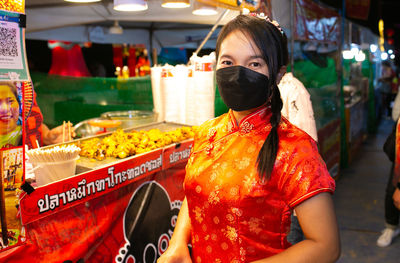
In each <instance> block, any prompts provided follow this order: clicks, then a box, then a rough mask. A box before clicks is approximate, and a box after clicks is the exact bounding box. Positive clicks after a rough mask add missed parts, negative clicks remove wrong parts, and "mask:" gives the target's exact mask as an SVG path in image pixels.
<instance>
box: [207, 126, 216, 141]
mask: <svg viewBox="0 0 400 263" xmlns="http://www.w3.org/2000/svg"><path fill="white" fill-rule="evenodd" d="M216 134H217V130H216V129H215V128H211V129H210V130H209V131H208V134H207V140H209V141H212V140H213V139H214V138H215V135H216Z"/></svg>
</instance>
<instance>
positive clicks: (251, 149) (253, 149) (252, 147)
mask: <svg viewBox="0 0 400 263" xmlns="http://www.w3.org/2000/svg"><path fill="white" fill-rule="evenodd" d="M256 149H257V148H256V146H254V145H250V146H249V148H247V152H248V153H253V152H255V151H256Z"/></svg>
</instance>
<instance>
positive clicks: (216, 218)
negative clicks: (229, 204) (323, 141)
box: [213, 216, 219, 225]
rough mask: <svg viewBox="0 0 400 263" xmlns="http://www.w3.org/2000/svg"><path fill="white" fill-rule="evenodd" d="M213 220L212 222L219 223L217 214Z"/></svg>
mask: <svg viewBox="0 0 400 263" xmlns="http://www.w3.org/2000/svg"><path fill="white" fill-rule="evenodd" d="M213 221H214V224H216V225H218V224H219V218H218V216H214V218H213Z"/></svg>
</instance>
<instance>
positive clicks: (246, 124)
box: [240, 121, 254, 134]
mask: <svg viewBox="0 0 400 263" xmlns="http://www.w3.org/2000/svg"><path fill="white" fill-rule="evenodd" d="M253 128H254V124H250V123H249V122H248V121H245V122H244V123H243V124H242V125H241V127H240V133H243V134H246V133H249V132H251V130H253Z"/></svg>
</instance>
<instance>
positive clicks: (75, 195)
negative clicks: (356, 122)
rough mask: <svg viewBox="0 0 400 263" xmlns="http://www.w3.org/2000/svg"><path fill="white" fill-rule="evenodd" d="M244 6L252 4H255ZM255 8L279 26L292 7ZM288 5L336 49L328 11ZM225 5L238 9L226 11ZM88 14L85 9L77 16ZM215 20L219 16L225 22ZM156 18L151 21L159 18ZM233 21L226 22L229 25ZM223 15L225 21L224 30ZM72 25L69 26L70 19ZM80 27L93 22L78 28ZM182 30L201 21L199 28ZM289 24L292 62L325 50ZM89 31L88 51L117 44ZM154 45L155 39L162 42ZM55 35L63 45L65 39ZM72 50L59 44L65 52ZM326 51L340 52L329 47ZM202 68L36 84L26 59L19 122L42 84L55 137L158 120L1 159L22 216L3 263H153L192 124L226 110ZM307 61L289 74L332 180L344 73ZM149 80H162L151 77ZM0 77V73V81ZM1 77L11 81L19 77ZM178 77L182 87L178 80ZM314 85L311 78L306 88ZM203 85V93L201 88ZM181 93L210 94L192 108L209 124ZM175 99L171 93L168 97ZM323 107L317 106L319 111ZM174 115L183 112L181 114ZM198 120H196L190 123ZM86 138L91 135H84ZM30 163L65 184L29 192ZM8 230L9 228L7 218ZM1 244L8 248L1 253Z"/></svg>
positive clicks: (170, 222) (170, 221)
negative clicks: (311, 48)
mask: <svg viewBox="0 0 400 263" xmlns="http://www.w3.org/2000/svg"><path fill="white" fill-rule="evenodd" d="M154 2H156V1H149V5H150V9H151V7H152V5H155V4H154ZM200 2H203V3H208V4H213V2H223V3H224V4H223V5H222V6H224V7H232V8H236V9H238V8H239V7H238V6H237V5H238V2H240V1H228V0H223V1H208V0H204V1H203V0H202V1H200ZM244 2H245V3H247V4H248V3H251V2H258V1H244ZM260 2H261V4H260V8H262V9H261V10H262V11H263V12H265V13H268V14H270V13H269V12H270V10H269V9H268V7H269V6H270V5H271V2H272V6H273V5H274V4H275V5H276V7H277V8H276V9H275V11H276V12H275V13H274V12H272V13H273V14H272V15H274V16H275V17H274V18H275V19H277V20H278V21H279V20H281V19H280V18H281V17H283V16H282V15H280V14H279V12H278V11H280V12H281V13H282V12H283V13H286V14H287V9H288V7H290V5H289V4H288V3H289V2H290V1H278V0H276V1H269V0H264V1H260ZM295 2H296V3H297V7H299V6H305V7H308V9H307V8H304V9H301V8H300V9H299V10H297V9H296V10H297V11H296V13H295V17H296V19H301V21H303V22H304V23H307V22H310V20H312V19H314V18H315V17H313V16H311V17H309V16H308V15H310V14H311V15H312V14H314V15H316V14H319V15H318V18H321V17H320V15H327V14H328V15H330V16H331V17H333V19H330V21H331V22H332V21H333V22H334V23H333V28H334V30H332V31H330V32H333V36H330V37H332V38H333V39H338V37H337V33H338V31H337V30H336V29H337V14H336V13H335V12H333V11H332V10H326V9H322V10H325V11H324V12H325V13H324V12H319V11H320V10H321V7H319V6H318V5H317V6H315V5H312V4H310V2H311V1H305V0H303V1H300V0H296V1H295ZM6 3H9V4H10V5H5V6H1V5H0V9H4V10H9V11H12V13H7V14H6V15H7V16H8V17H13V15H12V14H13V12H15V13H17V14H18V19H17V20H16V22H15V23H18V27H19V28H20V31H21V38H22V45H21V46H22V47H23V48H22V49H24V41H23V40H24V36H25V35H24V33H25V31H24V21H26V20H24V19H25V16H24V8H23V7H24V1H17V0H7V1H6ZM16 3H17V4H16ZM229 3H231V4H232V5H236V6H235V7H233V6H229V5H230V4H229ZM10 7H11V9H10ZM71 8H72V9H73V11H71V13H73V12H75V11H76V12H77V13H79V11H78V10H77V8H76V7H71ZM84 9H85V8H84V7H82V10H84ZM88 9H90V8H88ZM92 9H93V10H96V12H99V10H98V9H104V7H102V6H93V8H92ZM93 10H92V11H93ZM310 10H311V11H310ZM273 11H274V10H273ZM30 12H31V14H32V15H34V14H35V13H36V15H40V14H39V13H37V12H39V11H38V9H37V10H30ZM96 12H95V13H96ZM101 12H104V10H102V11H101ZM101 12H100V13H101ZM112 12H114V11H112ZM151 12H152V11H151ZM220 13H221V14H220V15H222V12H220ZM152 14H153V15H154V13H152ZM166 14H167V15H168V14H169V18H168V19H169V21H171V20H173V21H175V20H179V19H181V17H180V16H179V17H173V16H171V15H170V14H171V13H169V12H165V13H163V16H167V15H166ZM235 14H237V13H235ZM235 14H232V13H231V14H229V15H230V16H234V15H235ZM229 15H228V16H227V17H226V18H225V19H227V20H229V19H230V17H229ZM126 17H128V15H126V16H122V15H121V16H120V17H118V18H119V19H120V20H122V18H126ZM138 17H139V18H138V19H145V15H139V16H138ZM221 17H222V16H221ZM286 17H287V15H286ZM291 17H292V18H293V17H294V16H291ZM68 19H72V20H73V19H74V17H73V14H71V17H69V18H68ZM84 19H89V18H88V17H84ZM186 19H187V18H186ZM38 20H39V19H38ZM38 20H36V21H33V22H36V25H35V27H34V30H33V32H30V34H31V35H32V36H33V35H35V36H36V37H38V38H40V37H42V36H43V35H41V34H40V32H36V30H37V31H39V29H40V27H41V26H43V24H40V23H38ZM187 20H190V21H191V22H196V21H195V19H187ZM282 20H284V19H282ZM321 20H322V18H321ZM86 22H88V21H86ZM186 22H187V21H186ZM197 22H198V21H197ZM214 22H215V19H214ZM279 22H281V25H283V26H284V27H286V28H290V27H292V26H293V25H290V24H289V23H286V24H285V22H282V21H279ZM54 23H55V25H54V26H55V27H57V26H60V25H59V24H58V23H60V21H58V20H57V21H55V22H54ZM292 23H294V21H292ZM296 25H298V28H297V29H296V30H298V32H297V33H298V35H296V37H293V38H292V41H293V42H295V41H296V42H297V44H296V43H293V45H292V49H291V50H292V57H296V53H297V52H302V51H304V48H303V45H300V42H301V43H303V44H304V42H310V41H311V40H312V41H314V40H316V41H319V43H320V44H323V45H324V44H331V42H329V41H330V40H328V42H324V40H323V39H322V40H321V39H318V38H317V39H314V37H318V35H313V34H312V33H313V32H308V34H307V35H305V36H304V35H301V34H300V33H301V32H302V31H301V30H302V28H301V27H302V26H305V24H302V23H296ZM328 26H329V25H328ZM292 29H293V28H292ZM62 30H63V32H67V31H68V32H69V33H71V32H72V31H73V30H75V32H76V33H77V35H79V34H80V33H82V32H86V31H84V30H83V29H82V28H79V30H78V29H76V28H73V29H71V28H69V30H67V29H62ZM45 31H46V32H45V33H46V34H47V33H49V34H51V33H52V32H53V29H51V28H49V29H48V30H45ZM50 31H51V32H50ZM89 31H90V32H89V38H90V39H89V40H91V41H93V40H95V39H97V40H99V41H106V40H107V39H108V38H110V39H111V38H112V37H113V39H114V38H115V39H118V37H115V36H112V37H110V36H107V35H104V34H103V35H102V34H101V33H99V30H98V29H96V28H90V30H89ZM160 31H161V30H160ZM163 31H164V32H163V34H169V33H170V32H168V31H167V33H165V31H166V30H163ZM178 31H179V30H178ZM291 32H293V30H292V31H291ZM45 33H43V34H45ZM86 33H87V32H86ZM86 33H85V34H86ZM158 33H159V35H158V37H160V36H161V35H162V34H161V33H160V32H158ZM303 33H304V32H303ZM154 34H155V35H157V32H154ZM62 35H63V36H69V35H68V34H62ZM81 35H82V36H83V35H84V34H83V33H82V34H81ZM129 35H130V36H133V35H136V36H138V35H139V36H140V37H139V39H140V41H143V39H146V41H147V39H149V38H150V37H149V36H150V33H149V34H147V33H144V32H138V30H136V31H135V32H130V34H129ZM82 36H80V37H82ZM84 36H85V37H87V36H86V35H84ZM80 37H76V39H74V40H75V41H76V42H79V41H80V40H81V39H82V38H80ZM169 37H170V38H171V39H172V38H174V37H171V35H170V36H169ZM302 37H303V38H302ZM304 37H306V38H304ZM68 40H69V39H60V41H68ZM135 41H137V38H136V39H135ZM214 41H215V39H214ZM149 42H150V43H147V42H146V43H145V46H146V47H147V48H148V50H152V48H151V47H152V46H153V45H154V46H156V45H155V42H157V41H156V40H154V39H151V40H150V41H149ZM141 43H143V42H141ZM332 43H335V42H334V41H332ZM135 44H138V43H135ZM196 44H198V43H196ZM336 44H337V43H336ZM65 45H68V44H65ZM335 52H336V53H335V54H337V52H338V51H337V50H335ZM22 53H24V52H22ZM208 59H210V58H209V57H208V58H207V59H205V61H201V60H199V61H194V63H193V65H191V66H190V67H189V66H188V67H186V68H180V69H179V70H178V67H169V66H168V67H167V66H164V67H153V68H152V75H151V76H140V77H135V78H113V79H106V78H95V77H85V78H71V77H68V76H67V77H60V76H47V75H46V76H44V75H40V74H32V77H30V76H29V72H28V70H27V65H26V64H27V63H26V59H25V61H24V62H23V64H24V68H25V72H21V71H15V72H16V74H19V76H22V77H20V78H19V79H18V78H17V80H18V81H21V82H23V84H22V85H20V87H19V89H20V96H21V97H23V98H24V99H23V102H24V103H23V107H22V108H21V110H20V111H21V119H23V120H24V121H25V122H26V119H24V117H26V116H29V115H30V114H31V110H32V103H33V101H34V93H33V89H32V85H31V84H30V80H31V79H34V80H35V82H36V83H38V84H37V85H36V86H35V90H36V93H37V95H38V98H37V100H38V102H39V104H42V105H45V106H44V107H42V111H43V114H44V115H46V116H47V122H48V124H49V125H52V126H56V125H59V124H60V122H62V121H63V120H72V121H73V122H74V123H79V124H80V126H77V127H76V128H77V131H78V128H79V127H85V126H87V127H92V128H93V125H91V124H90V122H91V121H100V122H107V121H111V120H113V116H111V115H107V114H105V115H104V116H102V117H100V115H101V114H102V113H103V114H104V112H107V111H113V112H115V111H118V112H125V113H126V112H132V111H135V112H139V111H140V112H142V113H143V112H144V111H145V112H150V113H154V112H156V113H157V114H154V115H151V114H150V115H149V118H148V119H146V123H145V124H143V123H139V124H130V125H128V126H125V127H124V129H123V130H115V129H114V128H113V127H111V128H107V130H108V131H105V132H102V129H93V130H92V131H91V132H89V133H88V134H86V133H84V132H82V133H80V135H82V136H80V137H82V138H80V139H76V140H74V141H72V142H65V143H61V144H58V145H52V146H47V147H41V148H40V149H34V150H32V149H29V150H28V149H25V148H24V147H22V146H20V145H15V147H11V149H7V150H2V151H0V153H1V154H0V157H1V159H2V160H4V161H2V165H3V164H4V166H6V167H5V168H2V170H7V175H9V176H8V177H9V179H8V182H7V183H8V184H9V185H11V184H10V182H11V181H12V182H13V184H12V185H14V186H11V188H12V187H14V188H17V189H20V188H21V189H22V190H15V189H14V192H13V194H16V196H17V197H18V200H17V201H18V202H17V204H16V206H17V207H15V204H13V205H14V207H11V208H9V211H10V210H11V209H12V210H13V211H15V212H16V213H15V214H17V213H18V214H17V215H16V216H17V220H16V219H15V218H14V219H13V220H12V221H20V223H21V224H17V225H16V226H15V227H13V231H11V232H10V233H9V231H7V230H6V229H7V223H6V224H5V225H6V227H5V228H3V224H2V240H3V242H2V243H1V246H2V247H1V249H0V262H25V261H27V260H29V262H53V261H57V262H113V261H115V262H137V261H141V262H154V261H155V260H156V258H157V257H159V256H160V255H161V254H162V253H163V252H164V251H165V250H166V249H167V247H168V244H169V239H170V238H171V235H172V232H173V229H174V227H175V224H176V219H177V214H178V212H179V209H180V206H181V202H182V200H183V197H184V195H183V189H182V183H183V179H184V174H185V170H184V169H185V165H186V162H187V159H188V157H189V154H190V151H191V148H192V145H193V130H192V129H193V128H191V125H195V124H197V123H194V121H197V122H199V121H200V120H203V119H202V118H205V119H206V118H210V116H211V117H212V115H216V116H217V115H220V114H221V113H223V112H224V111H226V110H227V108H226V106H225V105H223V103H222V100H221V99H220V97H219V94H218V92H217V90H216V89H215V84H214V82H212V83H211V84H210V81H209V80H210V79H211V80H212V81H213V78H214V72H213V67H212V63H213V62H212V59H211V60H210V61H209V60H208ZM214 59H215V58H214ZM317 59H318V58H316V60H317ZM310 60H311V59H308V60H305V59H297V57H296V59H293V61H292V63H291V64H292V71H293V72H294V75H295V76H296V77H298V78H299V79H300V80H301V81H302V82H303V83H304V84H305V86H306V87H307V88H308V89H309V91H310V94H311V100H312V101H313V105H314V112H315V117H316V121H317V128H318V137H319V147H320V152H321V155H322V156H323V158H324V160H325V161H326V163H327V166H328V169H329V171H330V173H331V175H332V176H333V177H337V176H338V174H339V161H340V142H341V141H340V140H341V137H342V136H341V129H340V124H341V116H340V113H339V110H338V101H337V90H338V86H337V80H338V74H337V72H338V71H339V70H340V69H338V68H337V61H335V57H334V56H331V57H328V58H326V60H324V62H323V63H326V67H324V69H323V70H321V67H319V66H318V65H317V67H315V65H314V64H315V63H314V62H315V61H314V62H313V63H310ZM317 63H318V62H317ZM153 70H154V71H156V72H157V74H155V73H154V74H153ZM0 72H2V71H1V70H0ZM182 72H183V73H182ZM315 72H324V74H321V76H322V77H321V79H319V80H317V81H316V80H315V76H316V75H318V74H315ZM7 74H8V73H7ZM7 76H8V77H9V78H10V79H11V78H12V77H14V76H15V74H11V75H7ZM177 76H181V77H182V78H177ZM196 76H197V77H198V79H197V80H201V81H196V80H195V79H194V78H196ZM310 77H313V78H314V79H313V80H310ZM182 79H184V81H182ZM205 82H208V84H207V85H203V83H205ZM46 83H47V85H46ZM155 83H158V84H155ZM182 83H185V85H193V87H195V88H196V89H199V86H203V87H205V86H207V89H206V91H205V92H204V93H202V94H201V95H202V96H203V97H201V99H200V96H197V97H196V98H197V100H196V101H195V102H196V103H199V102H204V103H207V107H208V108H207V109H208V111H207V114H208V115H207V116H195V115H194V114H199V113H203V112H199V111H197V112H196V111H195V109H196V107H197V108H199V107H200V108H201V106H198V104H196V103H194V102H193V101H194V99H193V94H190V92H187V93H184V92H186V91H185V88H186V89H187V86H185V85H183V84H182ZM199 83H200V84H199ZM178 85H181V86H179V91H177V89H174V87H175V88H176V87H177V86H178ZM196 85H197V86H196ZM165 90H167V91H168V90H169V91H170V92H169V94H162V92H163V91H165ZM173 91H175V93H174V94H173ZM183 94H184V95H185V96H186V97H182V98H181V99H179V100H177V99H176V97H177V96H178V95H179V96H181V95H182V96H183ZM171 95H174V96H171ZM190 96H192V97H190ZM209 98H212V100H210V99H209ZM210 101H211V103H210ZM322 101H323V102H324V104H323V103H321V102H322ZM202 105H203V106H204V105H205V104H202ZM153 110H154V112H153ZM172 113H173V114H172ZM181 113H185V115H182V114H181ZM136 116H137V115H136ZM194 116H195V118H193V117H194ZM189 117H192V119H189ZM103 124H104V123H103ZM188 124H190V125H188ZM88 125H89V126H88ZM20 126H22V124H20ZM96 127H97V126H96ZM102 127H105V126H102ZM97 128H98V127H97ZM83 130H84V131H87V129H86V130H85V129H83ZM97 133H98V134H97ZM116 138H120V139H122V141H118V140H117V139H116ZM166 138H167V139H166ZM37 145H38V144H37ZM57 147H58V148H57ZM74 147H79V148H80V157H79V158H75V156H72V157H69V158H68V159H67V160H66V162H62V163H60V162H61V160H54V159H53V160H50V161H48V163H51V164H52V165H51V168H50V166H49V165H48V164H46V163H44V162H42V163H40V162H39V161H37V160H36V162H35V154H36V153H38V154H39V155H41V154H43V155H44V154H45V153H47V152H48V153H49V154H50V157H49V158H53V156H52V155H53V154H54V153H55V152H57V153H58V152H60V151H61V152H64V153H65V152H68V151H75V149H74ZM111 149H112V150H111ZM68 153H69V152H68ZM25 155H26V156H28V157H29V158H30V160H29V162H30V163H32V164H33V167H31V168H30V169H32V170H34V171H35V172H36V173H35V175H36V176H38V175H39V176H43V175H44V176H43V178H41V179H49V177H50V176H48V174H51V175H55V174H58V173H59V174H60V177H58V178H55V179H54V180H52V181H46V180H41V179H39V178H36V182H37V183H38V185H37V187H36V188H35V187H32V185H30V184H29V183H27V182H25V180H24V176H23V175H22V171H23V168H26V163H25V164H24V159H25V157H24V156H25ZM36 157H37V156H36ZM46 158H47V157H46ZM71 165H72V167H73V168H74V169H72V171H73V172H72V174H67V175H65V174H66V173H67V170H68V169H70V168H71ZM57 167H58V168H57ZM46 169H47V170H46ZM54 169H56V170H54ZM8 171H10V172H8ZM25 174H26V173H25ZM46 174H47V175H46ZM24 182H25V183H24ZM2 185H4V184H2ZM7 187H8V186H7ZM2 192H3V191H2ZM14 199H15V198H14ZM2 200H4V198H3V199H2ZM4 210H5V209H2V215H4V213H5V212H4ZM3 222H5V220H3V218H2V223H3ZM14 229H15V230H14ZM7 241H10V243H8V244H7Z"/></svg>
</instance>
